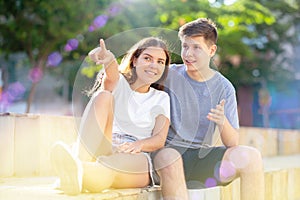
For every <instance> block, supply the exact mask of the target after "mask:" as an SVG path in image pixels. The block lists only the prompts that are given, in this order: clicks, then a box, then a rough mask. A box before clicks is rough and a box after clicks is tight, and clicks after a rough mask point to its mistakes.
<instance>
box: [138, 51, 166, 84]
mask: <svg viewBox="0 0 300 200" xmlns="http://www.w3.org/2000/svg"><path fill="white" fill-rule="evenodd" d="M166 59H167V56H166V53H165V51H164V50H163V49H162V48H159V47H148V48H146V49H145V50H144V51H143V52H142V53H141V55H140V56H139V57H138V58H136V59H135V60H134V61H133V64H134V66H135V68H136V74H137V80H136V82H135V83H134V85H135V88H139V87H144V86H146V85H148V86H150V85H151V84H152V83H155V82H156V81H158V80H159V79H160V78H161V76H162V74H163V72H164V70H165V66H166ZM137 85H139V87H136V86H137Z"/></svg>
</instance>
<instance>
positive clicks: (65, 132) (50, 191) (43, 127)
mask: <svg viewBox="0 0 300 200" xmlns="http://www.w3.org/2000/svg"><path fill="white" fill-rule="evenodd" d="M76 121H77V122H78V119H75V118H73V117H71V116H51V115H30V114H21V115H20V114H2V115H0V129H1V132H0V163H1V164H0V165H1V167H0V199H6V200H10V199H11V200H14V199H30V200H35V199H129V200H130V199H150V200H151V199H160V198H161V194H160V189H159V188H143V189H126V190H107V191H104V192H102V193H97V194H90V193H86V194H81V195H78V196H66V195H64V194H62V193H61V191H60V190H56V189H55V186H54V182H55V178H54V177H53V175H54V173H53V172H52V169H51V165H50V159H49V153H50V148H51V146H52V145H53V144H54V143H55V142H56V141H59V140H62V141H64V142H66V143H67V144H72V143H74V142H75V141H76V136H77V128H78V124H76ZM216 134H217V133H216ZM216 138H218V137H216ZM240 144H243V145H248V146H253V147H255V148H257V149H258V150H259V151H260V152H261V153H262V155H263V157H264V164H265V171H266V172H265V179H266V200H275V199H278V200H286V199H287V200H297V199H300V131H296V130H277V129H262V128H253V127H241V129H240ZM239 191H240V188H239V179H237V180H235V181H234V182H232V183H231V184H229V185H228V186H226V187H214V188H208V189H201V190H189V194H190V197H191V199H197V200H212V199H213V200H231V199H233V200H239V195H240V193H239Z"/></svg>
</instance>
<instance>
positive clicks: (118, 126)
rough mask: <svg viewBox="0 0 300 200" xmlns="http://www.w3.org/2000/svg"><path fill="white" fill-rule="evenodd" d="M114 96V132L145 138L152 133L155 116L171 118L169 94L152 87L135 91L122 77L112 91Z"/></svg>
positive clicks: (121, 76)
mask: <svg viewBox="0 0 300 200" xmlns="http://www.w3.org/2000/svg"><path fill="white" fill-rule="evenodd" d="M112 94H113V96H114V122H113V130H112V132H113V133H119V134H128V135H132V136H135V137H137V138H138V139H144V138H147V137H150V136H151V135H152V130H153V128H154V125H155V118H156V117H157V116H158V115H160V114H162V115H164V116H166V117H167V118H168V119H170V98H169V95H168V94H167V93H166V92H164V91H160V90H156V89H154V88H152V87H150V90H149V92H147V93H139V92H136V91H133V90H132V89H131V88H130V86H129V83H128V82H127V80H126V79H125V77H124V76H123V75H122V74H120V78H119V80H118V83H117V85H116V87H115V89H114V90H113V92H112Z"/></svg>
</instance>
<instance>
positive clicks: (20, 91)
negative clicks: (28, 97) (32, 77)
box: [0, 82, 26, 111]
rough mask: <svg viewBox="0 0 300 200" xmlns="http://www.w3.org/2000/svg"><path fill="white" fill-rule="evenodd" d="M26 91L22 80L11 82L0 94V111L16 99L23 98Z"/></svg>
mask: <svg viewBox="0 0 300 200" xmlns="http://www.w3.org/2000/svg"><path fill="white" fill-rule="evenodd" d="M25 91H26V89H25V87H24V86H23V85H22V84H21V83H20V82H14V83H12V84H10V85H9V86H8V88H7V89H6V90H4V91H3V92H2V94H1V96H0V97H1V98H0V111H4V110H6V109H7V107H9V106H10V105H11V104H12V103H13V102H14V101H17V100H20V99H22V97H23V96H24V93H25Z"/></svg>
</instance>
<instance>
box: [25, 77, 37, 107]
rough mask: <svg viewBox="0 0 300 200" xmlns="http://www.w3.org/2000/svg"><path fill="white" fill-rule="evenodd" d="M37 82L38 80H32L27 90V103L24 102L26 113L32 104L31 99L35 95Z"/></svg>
mask: <svg viewBox="0 0 300 200" xmlns="http://www.w3.org/2000/svg"><path fill="white" fill-rule="evenodd" d="M37 84H38V82H32V85H31V88H30V92H29V96H28V98H27V103H26V113H29V112H30V109H31V104H32V101H33V97H34V95H35V89H36V86H37Z"/></svg>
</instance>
